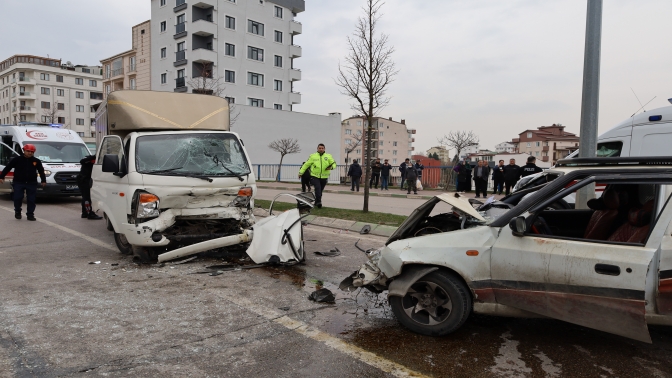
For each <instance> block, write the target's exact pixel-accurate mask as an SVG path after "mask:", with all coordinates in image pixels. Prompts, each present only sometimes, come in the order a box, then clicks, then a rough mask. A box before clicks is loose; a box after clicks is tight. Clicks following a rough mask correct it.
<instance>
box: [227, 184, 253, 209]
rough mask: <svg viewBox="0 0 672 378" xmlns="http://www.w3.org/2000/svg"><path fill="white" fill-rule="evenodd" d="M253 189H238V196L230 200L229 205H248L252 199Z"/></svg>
mask: <svg viewBox="0 0 672 378" xmlns="http://www.w3.org/2000/svg"><path fill="white" fill-rule="evenodd" d="M252 193H253V190H252V188H250V187H243V188H240V190H238V197H236V199H234V200H233V202H231V206H235V207H248V206H249V205H250V200H251V199H252Z"/></svg>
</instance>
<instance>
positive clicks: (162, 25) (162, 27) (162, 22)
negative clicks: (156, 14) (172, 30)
mask: <svg viewBox="0 0 672 378" xmlns="http://www.w3.org/2000/svg"><path fill="white" fill-rule="evenodd" d="M165 31H166V21H161V32H165Z"/></svg>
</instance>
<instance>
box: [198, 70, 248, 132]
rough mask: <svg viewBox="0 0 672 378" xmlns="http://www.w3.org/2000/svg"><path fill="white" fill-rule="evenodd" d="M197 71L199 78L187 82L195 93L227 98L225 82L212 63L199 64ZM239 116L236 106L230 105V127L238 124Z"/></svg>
mask: <svg viewBox="0 0 672 378" xmlns="http://www.w3.org/2000/svg"><path fill="white" fill-rule="evenodd" d="M197 69H198V76H196V77H192V78H191V79H189V81H187V84H188V85H189V86H190V87H191V88H192V92H193V93H198V94H206V95H212V96H217V97H226V94H225V92H226V86H225V85H224V80H222V77H220V76H218V75H217V74H216V73H215V72H214V70H213V65H212V63H197ZM238 116H240V111H238V110H237V109H236V105H235V104H232V103H229V127H232V126H233V125H234V124H235V123H236V121H237V120H238Z"/></svg>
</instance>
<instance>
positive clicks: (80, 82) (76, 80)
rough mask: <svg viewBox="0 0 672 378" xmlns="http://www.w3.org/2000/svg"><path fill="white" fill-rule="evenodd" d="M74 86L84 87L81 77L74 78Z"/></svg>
mask: <svg viewBox="0 0 672 378" xmlns="http://www.w3.org/2000/svg"><path fill="white" fill-rule="evenodd" d="M75 84H77V85H84V79H82V78H81V77H78V78H75Z"/></svg>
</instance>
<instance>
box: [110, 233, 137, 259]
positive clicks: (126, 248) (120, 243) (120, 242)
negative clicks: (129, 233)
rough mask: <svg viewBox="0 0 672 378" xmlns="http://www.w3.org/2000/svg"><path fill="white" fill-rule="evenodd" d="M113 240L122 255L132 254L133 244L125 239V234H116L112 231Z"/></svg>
mask: <svg viewBox="0 0 672 378" xmlns="http://www.w3.org/2000/svg"><path fill="white" fill-rule="evenodd" d="M114 242H115V243H116V244H117V248H119V252H121V254H122V255H132V254H133V246H131V244H129V243H128V240H126V236H124V235H123V234H118V233H116V232H115V233H114Z"/></svg>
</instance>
